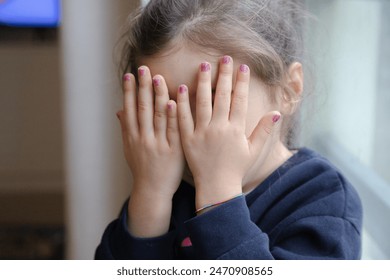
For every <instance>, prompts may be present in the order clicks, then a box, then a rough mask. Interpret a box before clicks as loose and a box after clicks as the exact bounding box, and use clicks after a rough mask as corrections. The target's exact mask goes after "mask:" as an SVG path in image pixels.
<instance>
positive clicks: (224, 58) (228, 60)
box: [222, 55, 230, 64]
mask: <svg viewBox="0 0 390 280" xmlns="http://www.w3.org/2000/svg"><path fill="white" fill-rule="evenodd" d="M222 63H223V64H229V63H230V56H227V55H225V56H224V57H223V58H222Z"/></svg>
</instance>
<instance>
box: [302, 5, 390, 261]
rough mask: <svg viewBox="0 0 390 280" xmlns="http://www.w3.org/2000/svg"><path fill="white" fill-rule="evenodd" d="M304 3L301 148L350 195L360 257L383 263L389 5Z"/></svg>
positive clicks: (388, 192) (389, 140)
mask: <svg viewBox="0 0 390 280" xmlns="http://www.w3.org/2000/svg"><path fill="white" fill-rule="evenodd" d="M306 5H307V8H308V9H309V11H310V12H311V13H312V14H313V15H314V16H316V17H317V19H318V21H316V22H315V24H314V25H315V27H313V28H312V27H311V30H309V32H308V33H307V36H306V46H308V50H307V51H308V54H309V57H311V58H312V60H313V62H314V66H313V68H314V69H315V76H316V77H315V82H314V83H315V85H316V89H315V90H314V91H315V94H313V96H312V97H311V98H310V99H311V100H308V102H306V103H305V105H304V108H303V109H304V113H303V114H302V124H304V125H303V126H302V135H301V142H302V143H303V144H304V145H306V146H309V147H312V148H314V149H315V150H317V151H319V152H321V153H322V154H323V155H325V156H326V157H327V158H329V159H330V160H331V161H332V162H333V163H334V164H335V165H336V166H337V167H339V168H340V169H341V171H342V173H343V174H345V175H346V177H347V178H348V179H349V181H351V182H352V184H353V185H354V186H355V187H356V189H357V190H358V192H359V194H360V196H361V199H362V202H363V207H364V224H363V226H364V232H363V256H362V257H363V258H365V259H389V258H390V242H388V236H389V235H390V219H389V217H388V215H389V214H390V172H389V171H390V149H389V147H388V146H389V144H390V129H389V128H390V126H389V120H390V110H389V109H388V108H389V107H390V18H389V17H388V15H389V14H390V2H389V1H386V0H376V1H370V0H330V1H320V0H316V1H306ZM310 26H312V25H310ZM308 120H311V121H309V125H306V123H307V121H308Z"/></svg>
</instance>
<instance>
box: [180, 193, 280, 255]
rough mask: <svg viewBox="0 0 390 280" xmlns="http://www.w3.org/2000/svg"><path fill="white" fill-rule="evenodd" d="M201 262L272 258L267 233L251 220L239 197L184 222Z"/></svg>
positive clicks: (243, 200)
mask: <svg viewBox="0 0 390 280" xmlns="http://www.w3.org/2000/svg"><path fill="white" fill-rule="evenodd" d="M186 225H187V227H188V229H189V232H190V238H191V241H192V244H193V246H194V249H195V250H196V253H197V255H199V256H200V257H201V258H202V259H252V260H253V259H273V256H272V254H271V252H270V250H269V240H268V236H267V234H265V233H264V232H262V231H261V229H260V228H259V227H258V226H257V225H256V224H255V223H253V222H252V221H251V219H250V215H249V210H248V207H247V205H246V202H245V198H243V197H238V198H235V199H233V200H231V201H229V202H227V203H225V204H222V205H220V206H218V207H216V208H214V209H212V210H210V211H208V212H206V213H204V214H202V215H200V216H197V217H195V218H193V219H191V220H189V221H187V222H186Z"/></svg>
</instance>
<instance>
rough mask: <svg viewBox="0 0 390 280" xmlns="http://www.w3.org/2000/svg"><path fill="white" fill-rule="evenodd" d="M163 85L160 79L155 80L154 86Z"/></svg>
mask: <svg viewBox="0 0 390 280" xmlns="http://www.w3.org/2000/svg"><path fill="white" fill-rule="evenodd" d="M160 83H161V80H160V79H159V78H153V84H154V85H155V86H156V87H158V86H159V85H160Z"/></svg>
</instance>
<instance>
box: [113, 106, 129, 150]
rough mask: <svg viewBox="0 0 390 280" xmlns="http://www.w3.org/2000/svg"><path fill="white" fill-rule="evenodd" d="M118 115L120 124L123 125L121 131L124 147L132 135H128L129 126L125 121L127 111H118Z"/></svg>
mask: <svg viewBox="0 0 390 280" xmlns="http://www.w3.org/2000/svg"><path fill="white" fill-rule="evenodd" d="M116 116H117V117H118V120H119V124H120V126H121V132H122V143H123V145H124V147H125V146H126V143H127V141H128V140H129V139H132V138H131V137H128V134H127V131H128V130H127V127H126V123H125V121H124V120H125V118H126V116H125V112H124V111H118V112H117V113H116Z"/></svg>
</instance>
